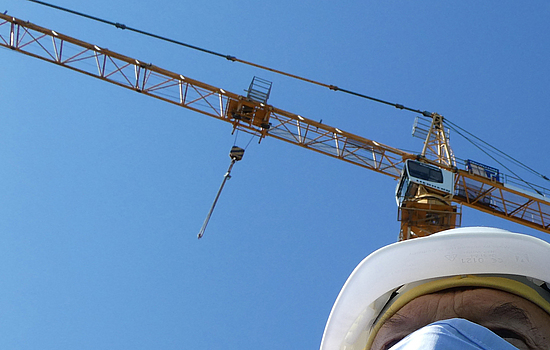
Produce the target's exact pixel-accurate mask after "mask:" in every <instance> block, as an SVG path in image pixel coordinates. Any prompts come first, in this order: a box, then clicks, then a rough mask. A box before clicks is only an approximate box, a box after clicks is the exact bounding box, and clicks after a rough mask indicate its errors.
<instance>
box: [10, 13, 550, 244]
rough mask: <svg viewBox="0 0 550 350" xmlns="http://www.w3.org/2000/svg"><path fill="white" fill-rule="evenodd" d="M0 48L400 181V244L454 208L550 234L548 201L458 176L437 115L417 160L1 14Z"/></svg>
mask: <svg viewBox="0 0 550 350" xmlns="http://www.w3.org/2000/svg"><path fill="white" fill-rule="evenodd" d="M0 46H3V47H6V48H9V49H11V50H13V51H17V52H20V53H23V54H25V55H28V56H31V57H34V58H38V59H41V60H44V61H47V62H50V63H53V64H56V65H58V66H62V67H65V68H68V69H71V70H73V71H77V72H80V73H82V74H85V75H88V76H91V77H95V78H97V79H100V80H103V81H106V82H109V83H112V84H115V85H117V86H120V87H123V88H126V89H130V90H133V91H136V92H138V93H141V94H144V95H147V96H151V97H154V98H157V99H159V100H162V101H164V102H169V103H172V104H174V105H177V106H180V107H184V108H186V109H189V110H192V111H195V112H198V113H202V114H204V115H208V116H210V117H212V118H216V119H218V120H221V121H224V122H227V123H229V124H231V125H232V128H233V131H235V130H240V131H243V132H247V133H250V134H253V135H256V136H258V137H259V140H260V141H261V140H262V139H263V138H264V137H268V136H269V137H272V138H276V139H279V140H282V141H286V142H289V143H291V144H294V145H297V146H300V147H304V148H307V149H311V150H313V151H316V152H319V153H321V154H324V155H328V156H330V157H333V158H337V159H340V160H343V161H346V162H348V163H351V164H355V165H358V166H361V167H363V168H366V169H369V170H373V171H375V172H378V173H381V174H384V175H387V176H390V177H392V178H394V179H400V181H399V184H398V188H397V191H396V195H397V198H398V203H399V207H400V209H399V217H400V220H401V234H400V238H401V239H408V238H414V237H419V236H424V235H428V234H431V233H434V232H437V231H440V230H442V229H446V228H451V227H454V226H456V225H459V223H460V216H461V215H460V211H459V208H457V206H456V205H455V204H459V205H466V206H468V207H472V208H475V209H477V210H480V211H483V212H486V213H489V214H492V215H495V216H498V217H501V218H504V219H507V220H510V221H513V222H516V223H519V224H522V225H525V226H527V227H531V228H535V229H537V230H540V231H543V232H547V233H550V202H549V201H548V199H547V198H546V197H545V196H543V195H540V194H535V193H531V192H528V191H524V190H523V189H521V188H518V187H515V186H510V185H508V184H506V183H503V182H500V181H498V179H495V178H491V177H488V176H484V175H483V174H480V173H479V172H474V171H472V170H471V169H458V168H457V166H456V162H455V159H454V155H453V153H452V150H451V148H450V146H449V140H448V136H447V134H446V132H445V127H444V119H443V117H442V116H440V115H438V114H435V113H434V114H432V116H431V119H432V121H431V126H430V129H429V131H428V132H427V136H426V139H425V142H424V148H423V151H422V153H421V154H419V155H414V154H411V153H408V152H405V151H402V150H400V149H397V148H394V147H390V146H387V145H384V144H382V143H379V142H377V141H374V140H370V139H367V138H364V137H361V136H358V135H354V134H352V133H349V132H346V131H343V130H341V129H339V128H336V127H332V126H328V125H326V124H323V123H321V122H317V121H314V120H312V119H308V118H305V117H303V116H300V115H298V114H294V113H290V112H287V111H284V110H281V109H278V108H275V107H274V106H271V105H268V104H267V103H266V100H265V99H261V98H255V96H254V94H250V93H249V95H248V96H241V95H238V94H235V93H232V92H229V91H226V90H224V89H222V88H218V87H215V86H212V85H208V84H205V83H203V82H200V81H197V80H194V79H191V78H189V77H187V76H184V75H182V74H178V73H174V72H171V71H168V70H165V69H162V68H160V67H157V66H155V65H153V64H150V63H145V62H143V61H140V60H137V59H135V58H131V57H128V56H124V55H121V54H118V53H116V52H113V51H111V50H108V49H105V48H101V47H99V46H97V45H93V44H90V43H87V42H84V41H81V40H78V39H75V38H72V37H70V36H67V35H63V34H60V33H57V32H56V31H53V30H50V29H46V28H43V27H40V26H37V25H35V24H32V23H29V22H27V21H23V20H20V19H17V18H14V17H12V16H8V15H5V14H0ZM249 92H250V91H249ZM264 97H265V96H264ZM430 169H431V170H433V171H431V170H430ZM439 175H441V177H439ZM434 176H435V177H434ZM423 178H425V179H424V180H423ZM435 180H437V181H435ZM415 181H416V182H415ZM438 181H441V182H438ZM405 182H406V185H407V186H405Z"/></svg>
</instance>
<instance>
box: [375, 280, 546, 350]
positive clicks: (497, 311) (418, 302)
mask: <svg viewBox="0 0 550 350" xmlns="http://www.w3.org/2000/svg"><path fill="white" fill-rule="evenodd" d="M450 318H464V319H467V320H469V321H471V322H474V323H477V324H480V325H482V326H484V327H486V328H488V329H490V330H491V331H493V332H494V333H496V334H497V335H499V336H500V337H502V338H504V340H506V341H508V342H509V343H511V344H512V345H514V346H515V347H517V348H518V349H520V350H550V315H549V314H547V313H546V312H545V311H544V310H543V309H541V308H540V307H538V306H537V305H535V304H533V303H532V302H530V301H528V300H526V299H523V298H522V297H519V296H516V295H514V294H510V293H507V292H503V291H500V290H495V289H488V288H457V289H451V290H446V291H442V292H439V293H434V294H427V295H423V296H420V297H418V298H416V299H414V300H412V301H410V302H409V303H408V304H406V305H405V306H404V307H403V308H401V310H399V311H398V312H397V313H396V314H395V315H393V316H392V317H391V318H390V319H388V320H387V321H386V322H385V323H384V325H383V326H382V327H381V328H380V330H379V331H378V334H377V335H376V337H375V338H374V342H373V344H372V346H371V350H386V349H389V348H390V347H391V346H393V345H394V344H396V343H397V342H398V341H399V340H401V339H403V338H404V337H405V336H407V335H408V334H410V333H412V332H414V331H415V330H417V329H420V328H422V327H424V326H426V325H428V324H430V323H433V322H435V321H440V320H446V319H450Z"/></svg>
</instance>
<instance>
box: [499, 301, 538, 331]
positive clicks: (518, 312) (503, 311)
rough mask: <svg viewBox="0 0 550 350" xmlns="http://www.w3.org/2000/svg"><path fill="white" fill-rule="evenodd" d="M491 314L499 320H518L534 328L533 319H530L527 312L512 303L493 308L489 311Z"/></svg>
mask: <svg viewBox="0 0 550 350" xmlns="http://www.w3.org/2000/svg"><path fill="white" fill-rule="evenodd" d="M489 314H490V315H491V316H493V317H495V318H497V319H498V318H501V317H503V318H506V319H508V320H516V321H519V322H522V323H527V324H528V325H530V326H532V323H531V318H530V317H529V315H528V314H527V312H525V310H523V309H522V308H519V307H517V306H516V305H514V303H511V302H508V303H504V304H500V305H497V306H495V307H493V308H491V309H490V310H489Z"/></svg>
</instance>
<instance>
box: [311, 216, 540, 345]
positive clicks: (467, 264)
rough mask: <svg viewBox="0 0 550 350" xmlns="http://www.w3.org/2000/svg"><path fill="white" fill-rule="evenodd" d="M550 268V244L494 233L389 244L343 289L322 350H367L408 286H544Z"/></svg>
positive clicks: (462, 232)
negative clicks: (462, 279)
mask: <svg viewBox="0 0 550 350" xmlns="http://www.w3.org/2000/svg"><path fill="white" fill-rule="evenodd" d="M549 267H550V244H549V243H547V242H545V241H543V240H541V239H538V238H535V237H532V236H528V235H524V234H519V233H512V232H508V231H504V230H500V229H494V228H486V227H470V228H458V229H452V230H447V231H443V232H440V233H437V234H434V235H431V236H428V237H424V238H416V239H411V240H407V241H402V242H397V243H394V244H390V245H388V246H386V247H383V248H381V249H378V250H377V251H375V252H374V253H372V254H370V255H369V256H367V257H366V258H365V259H364V260H363V261H362V262H361V263H360V264H359V265H358V266H357V267H356V268H355V270H354V271H353V272H352V274H351V275H350V277H349V278H348V280H347V281H346V283H345V284H344V287H342V290H341V291H340V294H339V295H338V298H337V299H336V302H335V303H334V306H333V307H332V311H331V313H330V316H329V319H328V321H327V324H326V327H325V332H324V334H323V340H322V342H321V350H337V349H338V350H363V349H364V348H365V346H366V344H367V339H368V338H369V335H370V333H371V331H372V327H373V325H374V323H375V320H377V318H378V317H379V315H380V313H381V311H382V309H384V308H385V307H387V304H388V301H389V300H390V299H391V296H392V294H393V293H394V292H395V291H396V290H397V289H399V288H401V287H403V286H407V285H421V284H423V283H424V282H428V281H433V280H434V279H435V280H437V279H442V278H445V277H451V276H463V275H491V276H497V275H498V276H510V277H511V278H516V277H518V276H521V277H527V278H528V279H529V280H530V281H535V282H536V283H537V284H538V285H540V284H544V283H545V282H550V268H549ZM516 279H517V278H516ZM534 285H535V284H533V286H534ZM543 286H544V287H545V288H546V287H547V285H545V284H544V285H543ZM538 289H540V288H538ZM539 293H547V292H546V291H543V292H539ZM541 295H542V294H541ZM549 296H550V294H544V295H543V297H544V298H546V300H548V299H549ZM549 307H550V304H549ZM548 310H550V309H547V311H548ZM549 312H550V311H549Z"/></svg>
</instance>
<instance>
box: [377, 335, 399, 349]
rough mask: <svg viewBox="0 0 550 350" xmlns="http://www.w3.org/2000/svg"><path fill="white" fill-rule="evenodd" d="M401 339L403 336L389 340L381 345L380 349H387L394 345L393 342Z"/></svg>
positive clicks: (395, 342)
mask: <svg viewBox="0 0 550 350" xmlns="http://www.w3.org/2000/svg"><path fill="white" fill-rule="evenodd" d="M401 339H403V338H396V339H392V340H390V341H389V342H387V343H386V344H384V346H383V347H382V349H381V350H389V349H390V348H391V347H392V346H394V345H395V344H397V343H399V342H400V341H401Z"/></svg>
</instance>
